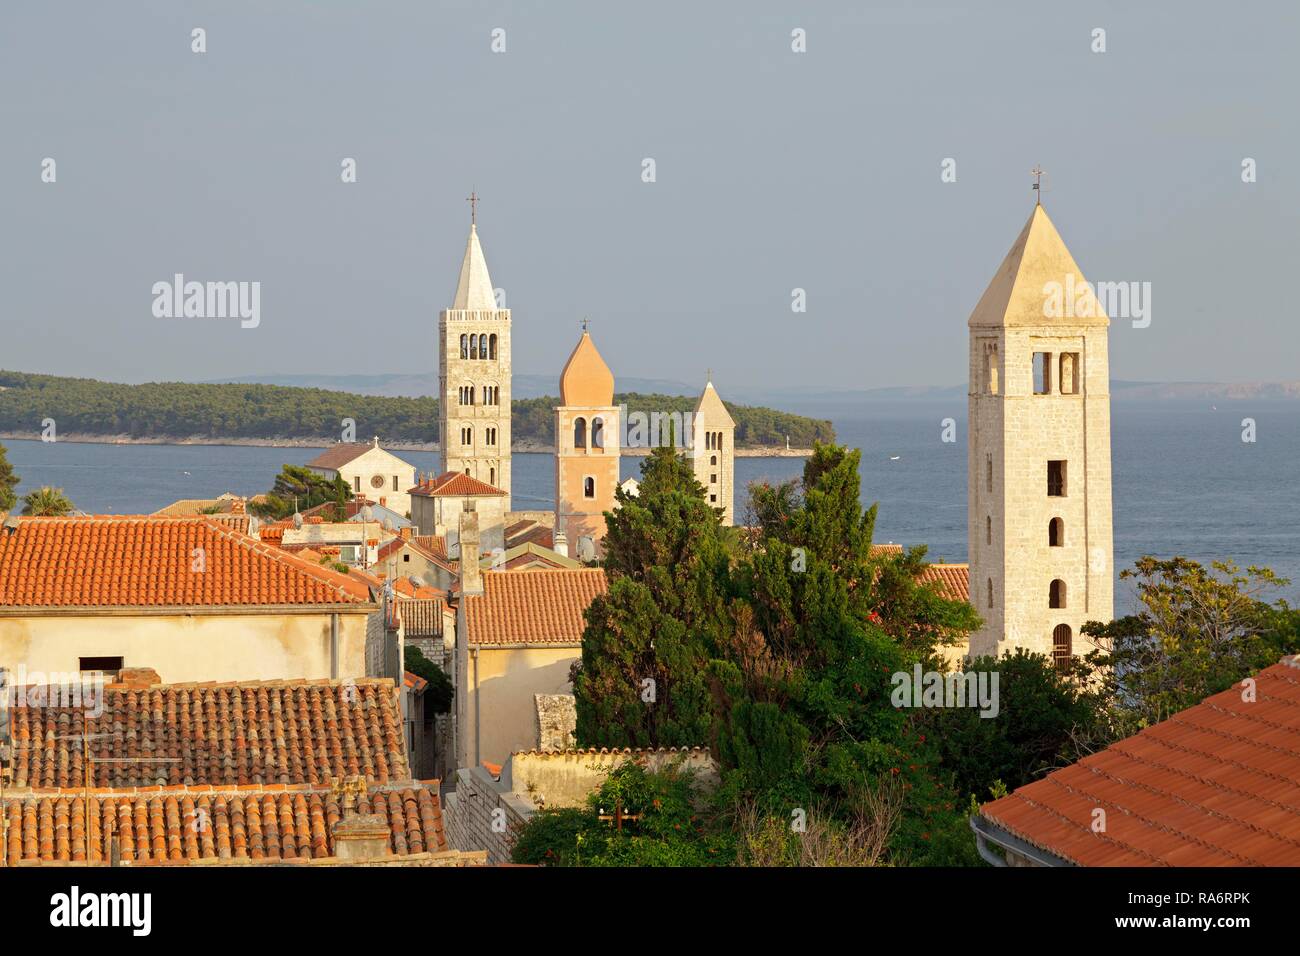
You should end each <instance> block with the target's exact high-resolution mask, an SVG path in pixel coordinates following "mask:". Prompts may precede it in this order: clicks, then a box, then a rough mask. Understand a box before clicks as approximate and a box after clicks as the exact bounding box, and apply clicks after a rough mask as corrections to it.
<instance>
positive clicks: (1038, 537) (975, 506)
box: [967, 205, 1115, 665]
mask: <svg viewBox="0 0 1300 956" xmlns="http://www.w3.org/2000/svg"><path fill="white" fill-rule="evenodd" d="M968 325H969V328H970V392H969V402H968V408H969V432H968V441H969V445H968V452H969V457H968V461H967V521H968V543H969V554H970V599H971V603H972V604H974V605H975V609H976V610H977V611H978V612H979V614H980V616H981V617H982V618H983V619H984V626H983V628H982V629H981V630H979V631H978V632H976V633H974V634H972V635H971V646H970V650H971V654H972V656H979V655H984V654H990V655H995V654H1001V653H1002V652H1003V651H1006V650H1010V649H1013V648H1017V647H1023V648H1025V649H1026V650H1030V651H1034V652H1037V653H1041V654H1046V655H1048V656H1050V657H1053V658H1054V659H1055V660H1056V661H1057V662H1058V665H1059V664H1062V663H1064V662H1065V661H1067V660H1068V659H1069V657H1070V655H1082V654H1086V653H1087V652H1088V651H1089V650H1090V649H1091V648H1090V647H1089V646H1085V643H1084V638H1083V637H1082V635H1081V634H1080V630H1081V628H1082V627H1083V625H1084V623H1085V622H1087V621H1090V620H1097V621H1109V620H1111V619H1112V617H1113V616H1114V610H1115V596H1114V551H1113V545H1112V540H1111V538H1112V532H1111V469H1110V367H1109V362H1108V359H1107V328H1108V326H1109V325H1110V320H1109V319H1108V318H1107V316H1106V313H1105V312H1104V311H1103V310H1102V308H1101V306H1100V305H1099V303H1098V301H1097V298H1096V296H1095V295H1094V294H1093V291H1092V288H1091V287H1090V286H1089V285H1087V283H1086V282H1085V281H1084V278H1083V274H1082V273H1081V272H1080V271H1079V267H1078V266H1077V265H1076V264H1075V262H1074V259H1073V257H1072V256H1071V255H1070V251H1069V250H1068V249H1067V248H1066V247H1065V243H1064V242H1063V241H1062V240H1061V237H1060V235H1059V234H1058V233H1057V231H1056V227H1055V226H1054V225H1053V224H1052V221H1051V219H1049V218H1048V216H1047V211H1046V210H1045V209H1044V208H1043V207H1042V206H1041V205H1035V206H1034V209H1033V212H1032V213H1031V214H1030V216H1029V221H1028V222H1027V223H1025V226H1024V228H1023V229H1022V230H1021V232H1020V235H1019V237H1018V238H1017V239H1016V241H1015V244H1014V245H1013V246H1012V247H1011V251H1010V252H1009V253H1007V256H1006V258H1005V259H1004V260H1003V261H1002V265H1001V266H1000V267H999V268H998V271H997V274H996V275H994V277H993V280H992V282H990V283H989V286H988V288H987V289H986V290H985V292H984V295H983V297H982V298H981V299H980V301H979V304H978V305H976V306H975V311H974V312H973V313H972V314H971V317H970V321H969V323H968Z"/></svg>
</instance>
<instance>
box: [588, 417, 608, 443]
mask: <svg viewBox="0 0 1300 956" xmlns="http://www.w3.org/2000/svg"><path fill="white" fill-rule="evenodd" d="M591 447H592V448H604V447H605V420H604V419H603V418H593V419H592V420H591Z"/></svg>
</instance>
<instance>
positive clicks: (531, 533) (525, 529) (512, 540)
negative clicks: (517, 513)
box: [505, 519, 555, 551]
mask: <svg viewBox="0 0 1300 956" xmlns="http://www.w3.org/2000/svg"><path fill="white" fill-rule="evenodd" d="M529 542H532V543H533V544H538V545H541V546H542V547H543V548H552V547H554V546H555V532H554V530H553V529H551V528H548V527H546V525H544V524H540V523H538V522H536V521H532V520H529V519H524V520H521V521H516V522H514V523H513V524H510V525H507V526H506V529H505V545H506V550H507V551H509V550H510V549H511V548H513V547H515V546H516V545H521V544H528V543H529Z"/></svg>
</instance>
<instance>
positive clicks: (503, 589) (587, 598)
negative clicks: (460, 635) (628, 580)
mask: <svg viewBox="0 0 1300 956" xmlns="http://www.w3.org/2000/svg"><path fill="white" fill-rule="evenodd" d="M606 590H607V585H606V583H605V572H604V571H603V570H601V569H600V568H576V569H569V568H565V569H560V570H553V571H552V570H538V571H528V572H526V573H524V572H519V571H484V572H483V593H482V594H467V595H462V597H461V600H463V601H464V602H465V630H466V640H467V641H468V642H469V643H470V644H580V643H581V642H582V632H583V629H584V628H585V626H586V622H585V620H584V612H585V611H586V610H587V606H588V605H590V604H591V602H592V600H593V599H594V598H595V597H596V595H598V594H604V593H605V591H606Z"/></svg>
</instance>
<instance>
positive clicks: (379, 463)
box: [311, 447, 415, 515]
mask: <svg viewBox="0 0 1300 956" xmlns="http://www.w3.org/2000/svg"><path fill="white" fill-rule="evenodd" d="M311 470H312V471H314V472H316V473H317V474H321V475H325V476H329V475H332V474H333V472H331V471H330V469H328V468H312V469H311ZM338 475H339V477H340V478H342V479H343V480H344V481H346V482H347V483H348V487H349V488H351V489H352V491H353V493H354V494H357V495H362V496H364V497H366V498H368V499H370V500H371V501H374V502H378V503H379V504H381V505H384V506H385V507H387V508H389V509H391V510H393V511H396V512H397V513H398V514H399V515H405V514H408V513H409V512H410V510H411V496H410V495H409V494H407V490H408V489H410V488H411V487H412V486H413V485H414V484H415V466H414V465H408V464H407V463H406V462H404V461H402V459H400V458H398V457H397V456H396V455H394V454H393V453H392V452H388V451H385V450H384V449H382V448H377V447H376V448H371V449H370V450H369V451H367V452H365V453H364V454H362V455H359V456H357V457H356V458H354V459H352V460H351V461H350V462H348V463H347V464H346V465H342V466H341V467H340V468H339V469H338Z"/></svg>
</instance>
